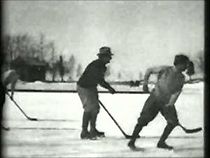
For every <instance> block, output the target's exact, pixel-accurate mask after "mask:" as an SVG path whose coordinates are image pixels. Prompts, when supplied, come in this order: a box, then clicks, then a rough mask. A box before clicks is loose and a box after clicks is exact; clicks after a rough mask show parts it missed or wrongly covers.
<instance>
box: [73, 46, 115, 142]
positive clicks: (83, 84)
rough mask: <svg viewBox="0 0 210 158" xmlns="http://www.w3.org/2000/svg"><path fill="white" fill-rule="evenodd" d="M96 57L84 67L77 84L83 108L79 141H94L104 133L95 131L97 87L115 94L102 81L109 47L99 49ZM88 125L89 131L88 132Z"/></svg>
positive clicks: (108, 55) (109, 55)
mask: <svg viewBox="0 0 210 158" xmlns="http://www.w3.org/2000/svg"><path fill="white" fill-rule="evenodd" d="M97 55H98V59H96V60H94V61H92V62H91V63H90V64H89V65H88V66H87V67H86V69H85V71H84V72H83V74H82V76H81V77H80V79H79V81H78V82H77V91H78V95H79V97H80V100H81V102H82V104H83V108H84V113H83V118H82V132H81V135H80V137H81V139H96V138H97V137H98V136H104V132H100V131H98V130H97V129H96V119H97V115H98V113H99V109H100V107H99V103H98V91H97V85H98V84H99V85H101V86H102V87H104V88H106V89H108V90H109V92H110V93H112V94H113V93H115V90H114V88H112V87H111V86H110V84H109V83H107V82H106V81H105V79H104V75H105V72H106V64H108V63H109V62H110V60H111V59H112V55H113V54H112V53H111V49H110V48H109V47H101V48H100V49H99V53H98V54H97ZM89 123H90V131H88V125H89Z"/></svg>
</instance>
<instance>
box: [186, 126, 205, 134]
mask: <svg viewBox="0 0 210 158" xmlns="http://www.w3.org/2000/svg"><path fill="white" fill-rule="evenodd" d="M201 130H202V128H201V127H199V128H194V129H185V130H184V131H185V132H186V133H197V132H200V131H201Z"/></svg>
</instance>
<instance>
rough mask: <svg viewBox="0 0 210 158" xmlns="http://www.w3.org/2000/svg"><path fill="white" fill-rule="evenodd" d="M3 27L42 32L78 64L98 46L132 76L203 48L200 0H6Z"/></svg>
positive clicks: (92, 56) (115, 68)
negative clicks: (110, 54) (106, 47)
mask: <svg viewBox="0 0 210 158" xmlns="http://www.w3.org/2000/svg"><path fill="white" fill-rule="evenodd" d="M4 11H5V14H4V17H5V18H4V26H5V28H6V30H5V32H7V33H11V34H16V33H28V34H30V35H33V36H37V35H39V34H40V33H44V34H45V35H46V37H47V38H48V39H50V40H53V41H55V44H56V46H57V50H58V51H59V53H60V54H63V55H66V59H68V57H69V56H70V55H71V54H74V55H75V56H76V59H77V61H78V62H80V63H81V64H82V66H83V68H84V67H85V66H86V65H87V64H88V63H89V62H91V61H92V60H93V59H96V58H97V56H96V54H97V53H98V49H99V48H100V47H101V46H104V45H106V46H110V47H111V48H112V50H113V53H114V54H115V55H114V56H113V60H112V61H111V64H110V66H111V67H112V69H113V71H115V72H116V71H121V72H124V73H125V74H127V75H129V77H131V78H136V76H138V73H139V71H143V72H144V71H145V69H146V68H148V67H150V66H155V65H168V64H169V65H171V64H172V62H173V59H174V55H175V54H178V53H180V52H184V53H185V54H189V55H190V56H193V54H195V53H197V52H198V51H200V50H203V49H204V1H22V0H21V1H18V0H15V1H11V0H10V1H7V2H6V3H4Z"/></svg>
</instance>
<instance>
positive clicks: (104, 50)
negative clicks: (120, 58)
mask: <svg viewBox="0 0 210 158" xmlns="http://www.w3.org/2000/svg"><path fill="white" fill-rule="evenodd" d="M97 55H98V56H101V55H108V56H112V55H114V54H112V52H111V48H110V47H105V46H104V47H101V48H100V49H99V53H98V54H97Z"/></svg>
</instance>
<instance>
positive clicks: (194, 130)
mask: <svg viewBox="0 0 210 158" xmlns="http://www.w3.org/2000/svg"><path fill="white" fill-rule="evenodd" d="M178 126H180V127H181V128H182V129H183V130H184V131H185V132H186V133H197V132H200V131H201V130H202V128H201V127H198V128H193V129H187V128H186V127H184V126H182V125H181V124H180V123H179V124H178Z"/></svg>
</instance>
